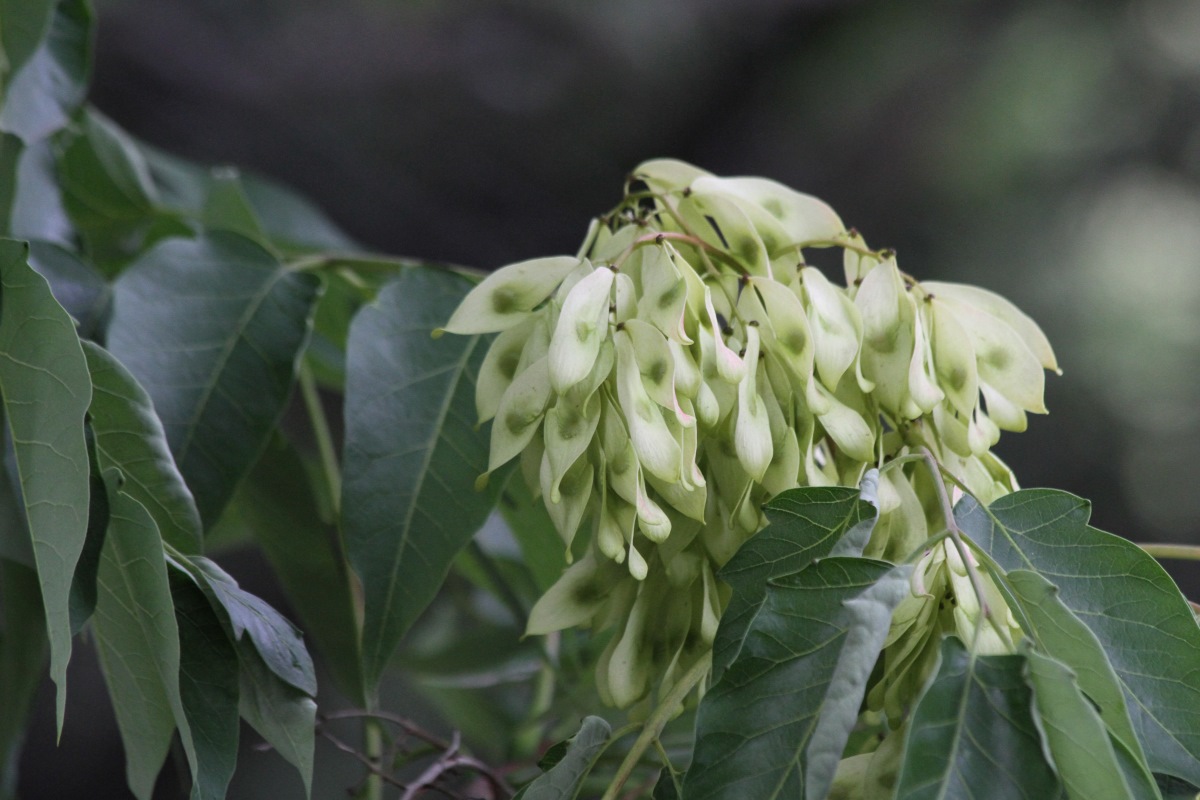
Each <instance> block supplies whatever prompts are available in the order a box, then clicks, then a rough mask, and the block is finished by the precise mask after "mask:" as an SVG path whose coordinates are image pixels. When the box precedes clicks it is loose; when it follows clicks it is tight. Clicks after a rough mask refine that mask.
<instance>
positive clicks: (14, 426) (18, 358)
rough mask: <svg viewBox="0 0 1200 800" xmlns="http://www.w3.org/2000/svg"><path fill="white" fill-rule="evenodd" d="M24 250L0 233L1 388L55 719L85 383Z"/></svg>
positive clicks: (84, 463)
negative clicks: (42, 619)
mask: <svg viewBox="0 0 1200 800" xmlns="http://www.w3.org/2000/svg"><path fill="white" fill-rule="evenodd" d="M26 252H27V251H26V248H25V246H24V245H22V244H20V243H17V242H12V241H7V240H0V292H2V297H0V393H2V394H3V396H4V410H5V416H6V419H7V422H8V427H9V432H10V435H11V436H12V441H13V449H14V452H15V454H16V464H17V472H18V475H19V478H20V484H21V493H22V500H23V502H24V505H25V514H26V519H27V520H28V523H29V531H30V536H31V538H32V541H33V552H34V558H35V560H36V562H37V571H38V580H39V581H40V583H41V587H42V600H43V603H44V604H45V610H46V626H47V631H48V634H49V637H50V676H51V677H52V678H53V679H54V682H55V684H57V686H58V689H59V691H58V721H59V726H60V727H61V725H62V715H63V708H64V705H63V704H64V703H65V701H66V677H67V661H68V660H69V659H70V657H71V619H70V610H69V600H68V598H69V594H70V588H71V581H72V578H73V576H74V573H75V564H76V562H77V561H78V560H79V554H80V552H81V551H82V549H83V544H84V540H85V537H86V535H87V522H88V512H87V510H88V495H89V488H88V473H89V470H88V456H87V445H86V444H85V441H84V433H83V418H84V414H85V413H86V412H87V408H88V403H89V401H90V399H91V390H92V386H91V380H90V379H89V377H88V371H87V362H86V360H85V359H84V356H83V349H82V347H81V346H80V344H79V339H78V337H77V336H76V335H75V326H74V325H73V324H72V323H71V318H70V317H69V316H67V312H65V311H64V310H63V308H62V306H60V305H59V304H58V303H57V302H55V300H54V298H53V297H52V296H51V294H50V287H49V286H48V285H47V284H46V281H45V279H44V278H42V277H41V276H40V275H38V274H37V273H36V272H34V271H33V270H32V269H31V268H30V267H29V265H28V263H27V262H26Z"/></svg>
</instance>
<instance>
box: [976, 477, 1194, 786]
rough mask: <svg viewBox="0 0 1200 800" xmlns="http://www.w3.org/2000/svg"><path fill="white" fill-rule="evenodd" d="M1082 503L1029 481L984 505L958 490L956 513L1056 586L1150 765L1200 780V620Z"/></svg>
mask: <svg viewBox="0 0 1200 800" xmlns="http://www.w3.org/2000/svg"><path fill="white" fill-rule="evenodd" d="M1090 511H1091V508H1090V504H1089V503H1088V502H1087V501H1085V500H1082V499H1080V498H1078V497H1075V496H1074V495H1071V494H1068V493H1066V492H1059V491H1052V490H1048V489H1027V490H1024V491H1020V492H1016V493H1014V494H1011V495H1008V496H1006V497H1002V498H1000V499H999V500H997V501H996V502H994V503H992V505H991V506H990V507H989V508H988V509H986V510H985V509H984V508H983V507H982V506H980V505H979V503H977V502H976V501H975V500H973V499H972V498H969V497H968V498H965V499H964V500H963V501H962V502H961V503H960V504H959V507H958V509H957V511H956V516H957V517H958V519H959V525H960V526H961V527H962V529H963V531H964V532H965V533H967V534H968V535H969V536H970V537H971V539H972V540H973V541H974V542H976V543H977V544H978V545H979V546H980V547H982V548H983V549H984V550H986V551H988V552H989V553H990V554H991V556H992V558H994V559H995V560H996V561H997V562H998V563H999V564H1000V566H1001V567H1002V568H1004V569H1005V570H1016V569H1028V570H1032V571H1035V572H1039V573H1041V574H1042V575H1043V576H1046V577H1047V578H1048V579H1049V580H1051V581H1052V582H1053V583H1054V585H1055V586H1057V587H1058V592H1059V594H1058V596H1059V598H1060V599H1061V601H1062V604H1063V606H1065V607H1066V608H1067V609H1068V610H1070V611H1071V612H1072V613H1073V614H1074V615H1075V616H1076V617H1078V619H1080V620H1081V621H1082V622H1083V623H1084V624H1085V625H1087V627H1088V628H1090V629H1091V632H1092V633H1093V634H1095V636H1096V639H1097V640H1098V641H1099V643H1100V645H1101V646H1102V647H1103V649H1104V652H1105V654H1106V655H1107V657H1108V661H1109V663H1111V664H1112V669H1113V671H1114V672H1115V673H1116V676H1117V679H1118V680H1119V681H1120V684H1121V688H1122V689H1123V691H1124V694H1125V701H1126V703H1127V707H1128V710H1129V716H1130V720H1131V722H1132V724H1133V730H1134V731H1135V733H1136V734H1137V738H1138V739H1139V740H1140V742H1141V745H1142V748H1143V749H1144V750H1145V753H1146V760H1147V763H1148V764H1149V766H1150V769H1151V770H1152V771H1154V772H1158V773H1163V774H1167V775H1174V776H1176V777H1179V778H1182V779H1184V780H1187V781H1189V782H1191V783H1193V784H1200V670H1196V669H1195V665H1196V663H1197V661H1198V660H1200V627H1197V625H1196V621H1195V617H1194V616H1193V615H1192V612H1191V609H1190V608H1189V606H1188V604H1187V601H1186V600H1184V598H1183V596H1182V595H1181V594H1180V593H1179V590H1178V589H1177V588H1176V586H1175V584H1174V583H1173V582H1172V581H1171V578H1170V577H1169V576H1168V575H1167V573H1166V572H1165V571H1164V570H1163V568H1162V567H1161V566H1159V564H1158V562H1156V561H1155V560H1154V559H1153V558H1151V557H1150V556H1148V555H1147V554H1146V553H1145V552H1143V551H1142V550H1141V549H1140V548H1139V547H1137V546H1136V545H1134V544H1132V543H1130V542H1128V541H1126V540H1124V539H1121V538H1120V537H1117V536H1113V535H1112V534H1108V533H1104V532H1102V531H1098V530H1096V529H1095V528H1091V527H1088V524H1087V520H1088V516H1089V515H1090ZM1064 660H1065V659H1064ZM1068 663H1069V662H1068ZM1097 699H1098V700H1100V699H1103V698H1097ZM1111 724H1113V723H1110V725H1111Z"/></svg>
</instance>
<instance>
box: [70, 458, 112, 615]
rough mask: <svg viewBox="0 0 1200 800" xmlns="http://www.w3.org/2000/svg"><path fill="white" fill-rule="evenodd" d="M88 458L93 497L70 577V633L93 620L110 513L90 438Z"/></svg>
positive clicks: (106, 494) (106, 493)
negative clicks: (83, 536) (97, 582)
mask: <svg viewBox="0 0 1200 800" xmlns="http://www.w3.org/2000/svg"><path fill="white" fill-rule="evenodd" d="M88 461H89V463H90V464H91V469H92V472H91V475H90V477H89V479H88V480H89V486H90V490H91V496H90V498H89V502H88V505H89V508H88V528H87V538H86V539H85V540H84V543H83V550H82V551H81V552H80V554H79V561H78V562H77V563H76V564H75V577H74V578H73V579H72V580H71V599H70V607H71V633H72V635H74V634H77V633H79V632H80V631H82V630H83V626H84V625H86V624H87V621H88V620H89V619H91V617H92V612H93V611H95V609H96V591H97V587H96V580H97V575H98V574H99V571H100V554H101V552H102V551H103V549H104V537H105V536H106V535H107V531H108V523H109V519H108V517H109V512H108V492H107V491H106V489H105V487H104V479H103V478H101V477H100V476H101V474H102V473H101V470H100V466H99V465H98V464H97V463H96V453H95V447H94V445H93V443H92V441H91V440H90V438H89V441H88Z"/></svg>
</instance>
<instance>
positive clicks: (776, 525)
mask: <svg viewBox="0 0 1200 800" xmlns="http://www.w3.org/2000/svg"><path fill="white" fill-rule="evenodd" d="M765 510H766V512H767V519H768V520H769V521H770V524H769V525H767V527H766V528H764V529H763V530H761V531H759V532H758V533H757V534H755V535H754V536H753V537H751V539H750V541H748V542H746V543H745V544H744V545H742V546H741V548H739V549H738V551H737V553H735V554H734V556H733V558H731V559H730V560H729V563H727V564H726V565H725V566H724V567H722V568H721V572H720V576H719V577H720V578H721V579H722V580H723V581H725V582H726V583H728V584H729V585H730V586H732V587H733V596H732V598H730V601H729V606H728V607H727V608H726V609H725V613H724V614H722V616H721V626H720V628H719V629H718V630H717V638H716V642H715V643H714V645H713V680H714V681H717V680H719V679H720V678H721V674H722V673H723V672H724V670H725V668H726V667H727V666H728V665H729V664H731V663H732V662H733V660H734V659H735V658H736V657H737V654H738V651H739V650H740V649H741V646H742V641H743V639H744V637H745V635H746V630H747V628H748V626H749V625H750V621H751V620H752V619H753V618H754V614H755V613H757V611H758V609H759V608H760V607H761V606H762V601H763V599H764V598H765V597H766V586H767V581H768V580H770V579H772V578H778V577H781V576H783V575H789V574H791V573H794V572H799V571H800V570H802V569H804V568H805V567H807V566H808V565H809V564H811V563H812V562H813V561H814V560H815V559H818V558H824V557H826V556H828V555H830V554H831V553H833V552H834V548H836V547H837V546H838V543H839V542H842V541H843V540H847V539H848V540H850V541H852V542H855V543H858V542H861V543H862V544H860V545H858V549H859V553H861V549H862V545H865V543H866V541H867V539H869V538H870V535H871V529H872V528H873V527H874V525H875V520H876V519H877V518H878V513H879V512H878V509H876V508H875V506H873V505H872V504H871V503H870V502H868V501H867V500H866V499H864V497H863V495H862V493H861V492H860V491H859V490H857V489H851V488H847V487H844V486H836V487H820V486H806V487H803V488H800V489H792V490H790V491H786V492H783V493H782V494H780V495H778V496H776V497H775V498H773V499H772V500H771V501H770V502H769V503H767V505H766V507H765ZM843 555H855V553H853V552H851V553H848V554H843Z"/></svg>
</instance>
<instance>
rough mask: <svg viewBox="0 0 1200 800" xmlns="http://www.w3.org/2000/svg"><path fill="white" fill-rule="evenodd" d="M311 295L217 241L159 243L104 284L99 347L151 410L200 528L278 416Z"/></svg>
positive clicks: (293, 277)
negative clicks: (109, 292)
mask: <svg viewBox="0 0 1200 800" xmlns="http://www.w3.org/2000/svg"><path fill="white" fill-rule="evenodd" d="M318 289H319V282H318V280H317V278H316V277H315V276H312V275H308V274H304V273H297V272H292V271H289V270H287V269H286V268H284V267H283V266H282V265H280V264H279V262H278V261H276V260H275V258H274V257H273V256H271V255H270V254H269V253H267V252H266V251H265V250H263V249H262V248H261V247H259V246H258V245H256V244H254V243H253V242H250V241H249V240H247V239H244V238H242V237H240V236H237V235H235V234H218V233H214V234H212V235H210V236H205V237H201V238H199V239H195V240H188V239H170V240H167V241H164V242H161V243H160V244H158V245H156V246H155V247H154V248H152V249H151V250H149V251H148V252H146V253H145V254H144V255H143V256H142V257H141V258H139V259H138V261H137V262H136V263H135V264H134V265H132V266H131V267H129V269H127V270H126V271H125V272H124V273H122V275H121V276H120V278H119V279H118V280H117V281H116V283H115V284H114V289H113V317H112V322H111V323H110V325H109V329H108V348H109V350H110V351H112V353H113V355H115V356H116V357H117V358H118V359H120V361H121V363H123V364H124V365H125V366H126V367H128V369H129V371H130V372H131V373H133V375H134V377H136V378H137V380H138V382H139V383H141V384H142V386H144V387H145V389H146V391H147V393H148V394H149V395H150V397H151V399H152V400H153V401H154V408H155V410H156V411H157V412H158V416H159V418H160V419H161V420H162V423H163V427H164V429H165V430H166V434H167V441H168V442H169V444H170V446H171V450H172V452H174V454H175V461H176V463H177V464H178V465H179V470H180V472H182V473H183V477H184V478H185V479H186V481H187V485H188V487H189V488H190V489H191V491H192V494H193V496H194V497H195V500H196V506H197V508H199V510H200V517H201V519H203V520H204V522H205V524H206V525H211V524H212V523H213V522H215V521H216V519H217V518H218V517H219V516H220V513H221V510H222V509H223V508H224V507H225V504H226V503H227V502H228V501H229V499H230V497H231V496H232V495H233V491H234V488H235V487H236V486H237V484H238V482H239V481H240V480H241V479H242V477H243V476H244V475H245V474H246V472H248V471H249V469H250V468H251V467H252V466H253V464H254V462H255V461H256V460H257V459H258V456H259V454H260V453H261V452H262V449H263V447H264V446H265V445H266V442H267V439H268V438H269V436H270V434H271V431H272V430H273V429H274V427H275V425H276V423H277V422H278V420H279V417H280V415H281V414H282V413H283V409H284V407H285V405H286V403H287V399H288V396H289V395H290V393H291V390H292V384H293V382H294V377H295V372H296V364H297V361H298V359H299V354H300V353H301V352H303V349H304V345H305V342H306V341H307V339H308V332H309V321H310V315H311V313H312V308H313V304H314V302H315V300H316V296H317V292H318Z"/></svg>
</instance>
